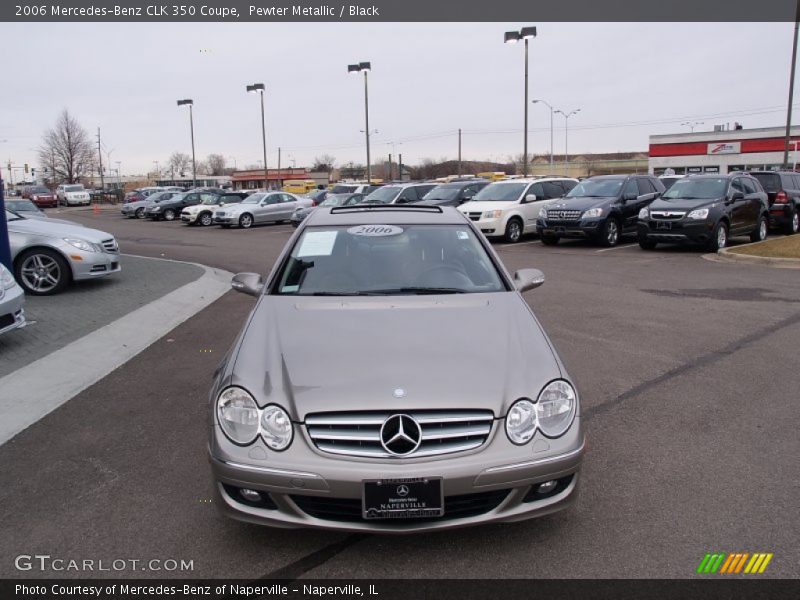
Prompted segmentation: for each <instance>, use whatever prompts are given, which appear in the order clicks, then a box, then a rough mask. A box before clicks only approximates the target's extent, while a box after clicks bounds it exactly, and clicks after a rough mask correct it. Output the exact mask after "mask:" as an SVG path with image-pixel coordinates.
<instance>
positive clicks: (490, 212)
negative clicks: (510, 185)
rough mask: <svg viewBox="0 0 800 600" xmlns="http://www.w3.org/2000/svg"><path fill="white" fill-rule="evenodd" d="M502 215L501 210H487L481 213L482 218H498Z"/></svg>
mask: <svg viewBox="0 0 800 600" xmlns="http://www.w3.org/2000/svg"><path fill="white" fill-rule="evenodd" d="M502 216H503V211H502V210H487V211H486V212H485V213H483V214H482V215H481V218H482V219H499V218H500V217H502Z"/></svg>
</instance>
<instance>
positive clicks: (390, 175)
mask: <svg viewBox="0 0 800 600" xmlns="http://www.w3.org/2000/svg"><path fill="white" fill-rule="evenodd" d="M393 172H394V169H392V155H391V154H389V177H388V179H389V181H391V180H392V174H393Z"/></svg>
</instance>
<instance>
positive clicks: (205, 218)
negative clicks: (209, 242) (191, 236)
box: [197, 212, 214, 227]
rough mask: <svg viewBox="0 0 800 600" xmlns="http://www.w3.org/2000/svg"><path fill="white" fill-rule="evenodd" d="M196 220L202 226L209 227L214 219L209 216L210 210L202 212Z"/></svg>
mask: <svg viewBox="0 0 800 600" xmlns="http://www.w3.org/2000/svg"><path fill="white" fill-rule="evenodd" d="M197 222H198V223H200V225H202V226H203V227H209V226H210V225H211V224H212V223H213V222H214V219H213V217H212V216H211V213H210V212H204V213H203V214H202V215H200V217H199V218H198V219H197Z"/></svg>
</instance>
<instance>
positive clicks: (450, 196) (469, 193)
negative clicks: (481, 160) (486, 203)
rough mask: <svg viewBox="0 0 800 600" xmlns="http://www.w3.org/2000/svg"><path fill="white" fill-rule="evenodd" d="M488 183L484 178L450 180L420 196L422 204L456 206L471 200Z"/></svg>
mask: <svg viewBox="0 0 800 600" xmlns="http://www.w3.org/2000/svg"><path fill="white" fill-rule="evenodd" d="M487 185H489V182H488V181H486V180H485V179H470V180H468V181H451V182H450V183H442V184H440V185H437V186H436V187H435V188H433V189H432V190H431V191H429V192H428V193H427V194H425V195H424V196H423V197H422V204H432V205H435V206H458V205H459V204H463V203H464V202H468V201H469V200H472V197H473V196H474V195H475V194H477V193H478V192H479V191H481V190H482V189H483V188H485V187H486V186H487Z"/></svg>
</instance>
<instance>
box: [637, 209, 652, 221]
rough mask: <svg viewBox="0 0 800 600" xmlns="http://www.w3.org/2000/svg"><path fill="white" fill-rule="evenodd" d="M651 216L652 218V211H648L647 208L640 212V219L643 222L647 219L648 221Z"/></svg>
mask: <svg viewBox="0 0 800 600" xmlns="http://www.w3.org/2000/svg"><path fill="white" fill-rule="evenodd" d="M649 216H650V211H649V210H647V209H646V208H643V209H642V210H640V211H639V218H640V219H641V220H642V221H644V220H645V219H647V218H648V217H649Z"/></svg>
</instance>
